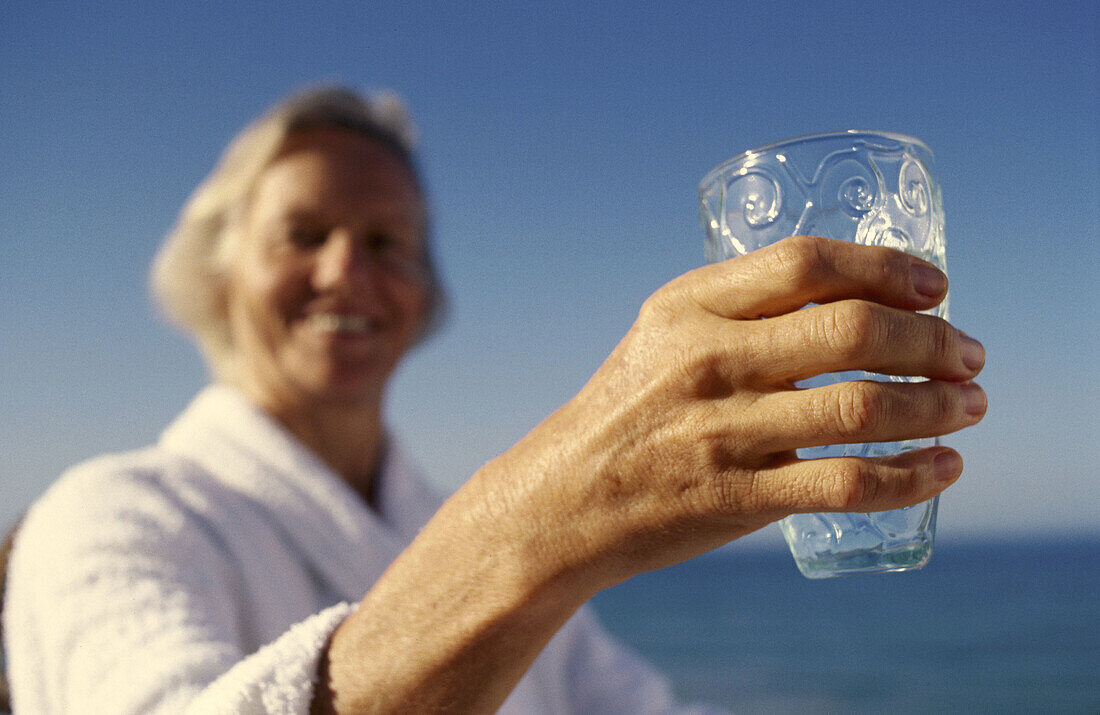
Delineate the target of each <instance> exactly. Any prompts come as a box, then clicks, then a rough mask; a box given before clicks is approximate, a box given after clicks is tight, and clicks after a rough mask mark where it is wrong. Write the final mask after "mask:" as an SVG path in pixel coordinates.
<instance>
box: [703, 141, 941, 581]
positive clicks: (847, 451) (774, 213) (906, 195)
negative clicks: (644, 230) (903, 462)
mask: <svg viewBox="0 0 1100 715" xmlns="http://www.w3.org/2000/svg"><path fill="white" fill-rule="evenodd" d="M699 202H700V217H701V219H702V222H703V228H704V229H705V230H706V234H707V237H706V250H705V253H706V258H707V260H708V261H710V262H716V261H722V260H725V259H727V258H732V257H734V256H740V255H743V254H745V253H748V252H749V251H752V250H754V249H756V248H760V247H761V246H765V245H767V244H770V243H774V242H776V241H779V240H780V239H783V238H785V237H787V236H797V235H814V236H824V237H827V238H836V239H844V240H847V241H854V242H856V243H861V244H867V245H875V246H889V247H891V248H897V249H901V250H903V251H906V252H908V253H911V254H913V255H915V256H919V257H920V258H923V259H924V260H926V261H928V262H930V263H932V264H934V265H935V266H937V267H938V268H939V269H940V270H943V271H945V272H946V261H945V246H944V234H943V206H942V201H941V198H940V189H939V186H938V184H937V183H936V180H935V178H934V176H933V173H932V152H931V150H929V148H928V147H927V146H925V145H924V144H923V143H922V142H921V141H919V140H917V139H914V138H912V137H908V136H905V135H902V134H894V133H889V132H869V131H855V130H852V131H845V132H834V133H829V134H815V135H812V136H806V137H799V138H796V139H789V140H786V141H782V142H778V143H776V144H770V145H768V146H764V147H761V148H759V149H753V150H752V151H748V152H745V153H743V154H740V155H738V156H736V157H734V158H732V159H730V160H729V161H727V162H725V163H723V164H721V165H720V166H718V167H717V168H715V169H713V170H712V171H711V172H710V173H709V174H707V175H706V177H705V178H704V179H703V181H702V182H701V183H700V184H699ZM926 312H927V313H929V314H931V315H937V316H940V317H942V318H944V319H947V300H946V298H945V299H944V301H943V302H942V303H941V304H940V305H938V306H936V307H935V308H934V309H932V310H929V311H926ZM921 379H923V378H911V377H898V376H893V375H879V374H874V373H867V372H859V371H850V372H842V373H830V374H826V375H820V376H818V377H814V378H811V379H809V380H805V381H802V382H800V383H798V385H797V386H798V387H817V386H821V385H827V384H831V383H835V382H841V381H847V380H885V381H897V382H906V381H917V380H921ZM935 444H939V439H938V438H927V439H911V440H905V441H901V442H875V443H863V444H841V445H827V446H822V447H813V448H809V449H800V450H798V456H799V457H800V458H806V459H810V458H818V457H838V456H857V457H876V456H885V455H890V454H897V453H898V452H903V451H906V450H910V449H919V448H922V447H930V446H932V445H935ZM938 503H939V498H938V497H936V498H933V499H930V500H928V501H926V502H924V503H922V504H918V505H916V506H911V507H907V508H905V509H895V510H893V511H884V512H875V513H869V514H863V513H851V514H848V513H833V514H795V515H792V516H789V517H787V518H785V519H783V520H782V521H781V522H780V527H781V528H782V531H783V536H784V538H785V539H786V541H787V545H788V546H789V547H790V550H791V554H792V555H793V556H794V560H795V563H796V564H797V565H798V569H799V570H800V571H801V572H802V574H803V575H805V576H806V577H808V578H827V577H831V576H840V575H844V574H854V573H881V572H887V571H906V570H910V569H917V568H920V567H921V566H924V564H926V563H927V562H928V559H929V558H930V557H931V555H932V542H933V538H934V535H935V527H936V507H937V505H938Z"/></svg>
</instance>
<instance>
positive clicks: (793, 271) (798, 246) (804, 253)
mask: <svg viewBox="0 0 1100 715" xmlns="http://www.w3.org/2000/svg"><path fill="white" fill-rule="evenodd" d="M770 259H771V269H772V272H773V273H775V274H776V275H778V276H780V277H781V279H782V280H783V281H784V282H787V283H790V284H794V285H805V284H808V283H815V282H818V281H820V279H821V278H822V276H823V275H824V274H825V273H826V268H825V266H826V262H825V254H824V251H823V250H822V248H821V243H820V242H819V241H817V240H815V239H813V238H811V237H809V236H793V237H791V238H786V239H784V240H782V241H780V242H779V243H777V244H775V247H774V250H773V251H772V252H771V254H770Z"/></svg>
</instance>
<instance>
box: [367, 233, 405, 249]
mask: <svg viewBox="0 0 1100 715" xmlns="http://www.w3.org/2000/svg"><path fill="white" fill-rule="evenodd" d="M367 246H368V247H370V249H371V250H372V251H374V252H375V253H380V252H382V251H389V250H391V249H396V248H398V246H399V242H398V240H397V239H396V238H394V237H393V236H392V235H391V234H389V233H385V232H376V233H372V234H370V235H369V236H367Z"/></svg>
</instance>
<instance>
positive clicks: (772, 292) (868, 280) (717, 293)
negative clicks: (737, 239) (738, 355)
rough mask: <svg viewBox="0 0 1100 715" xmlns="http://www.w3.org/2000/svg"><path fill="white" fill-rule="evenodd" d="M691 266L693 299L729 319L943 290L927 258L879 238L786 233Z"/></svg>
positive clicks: (930, 299) (906, 299)
mask: <svg viewBox="0 0 1100 715" xmlns="http://www.w3.org/2000/svg"><path fill="white" fill-rule="evenodd" d="M696 273H697V280H694V281H693V282H692V284H691V285H692V293H693V295H694V297H695V299H696V301H698V303H699V304H700V305H701V306H702V307H703V308H704V309H706V310H708V311H710V312H712V313H715V314H716V315H720V316H722V317H725V318H733V319H751V318H761V317H771V316H775V315H782V314H784V313H789V312H791V311H793V310H797V309H798V308H801V307H803V306H805V305H807V304H809V303H829V302H832V301H835V300H843V299H846V298H860V299H864V300H871V301H874V302H876V303H882V304H884V305H890V306H894V307H897V308H903V309H906V310H927V309H929V308H932V307H934V306H935V305H937V304H938V303H939V302H940V301H941V300H943V298H944V296H945V295H946V294H947V276H945V275H944V274H943V273H942V272H941V271H940V270H939V269H938V268H936V267H935V266H933V265H932V264H931V263H928V262H926V261H922V260H921V259H919V258H916V257H914V256H910V255H908V254H906V253H902V252H901V251H896V250H894V249H890V248H885V247H882V246H863V245H859V244H855V243H851V242H849V241H838V240H832V239H826V238H817V237H813V236H796V237H792V238H787V239H784V240H782V241H779V242H778V243H774V244H772V245H769V246H765V247H763V248H760V249H758V250H756V251H753V252H751V253H748V254H746V255H744V256H741V257H738V258H734V259H730V260H728V261H724V262H723V263H717V264H714V265H711V266H706V267H704V268H702V269H699V271H698V272H696Z"/></svg>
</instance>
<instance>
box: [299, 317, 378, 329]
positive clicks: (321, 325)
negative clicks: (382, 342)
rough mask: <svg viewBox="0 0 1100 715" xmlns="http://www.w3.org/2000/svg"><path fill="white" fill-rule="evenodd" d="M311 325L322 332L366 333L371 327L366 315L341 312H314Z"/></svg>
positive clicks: (310, 319)
mask: <svg viewBox="0 0 1100 715" xmlns="http://www.w3.org/2000/svg"><path fill="white" fill-rule="evenodd" d="M309 326H310V327H311V328H312V329H314V330H316V331H318V332H322V333H366V332H369V331H370V329H371V324H370V321H369V320H367V318H365V317H364V316H362V315H343V314H339V313H314V314H313V315H311V316H309Z"/></svg>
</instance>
